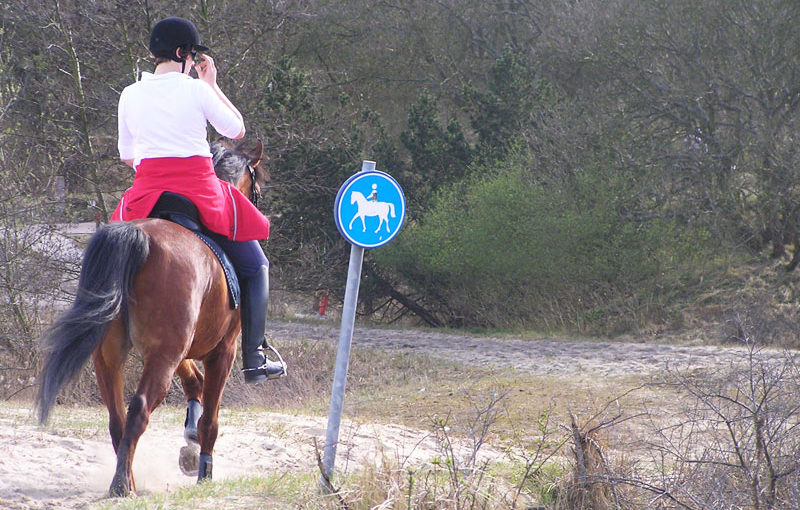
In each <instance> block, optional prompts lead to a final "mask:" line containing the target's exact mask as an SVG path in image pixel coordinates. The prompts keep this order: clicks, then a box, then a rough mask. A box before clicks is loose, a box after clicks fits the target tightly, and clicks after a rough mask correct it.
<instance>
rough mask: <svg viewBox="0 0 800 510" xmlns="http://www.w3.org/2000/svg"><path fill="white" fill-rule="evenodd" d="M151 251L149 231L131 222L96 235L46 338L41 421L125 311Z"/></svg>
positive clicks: (103, 228)
mask: <svg viewBox="0 0 800 510" xmlns="http://www.w3.org/2000/svg"><path fill="white" fill-rule="evenodd" d="M149 252H150V247H149V243H148V239H147V236H146V235H145V233H144V232H142V230H141V229H139V228H138V227H136V226H135V225H133V224H131V223H125V222H117V223H111V224H109V225H106V226H104V227H102V228H101V229H100V230H98V231H97V233H95V234H94V236H92V239H91V240H90V241H89V246H88V247H87V248H86V252H85V253H84V255H83V262H82V265H81V274H80V278H79V280H78V291H77V294H76V296H75V301H74V302H73V303H72V307H71V308H70V309H69V310H67V311H66V312H65V313H64V314H63V315H61V316H60V317H59V318H58V319H57V320H56V321H55V323H53V325H52V326H51V327H50V329H49V330H48V331H47V333H46V334H45V336H44V338H43V344H44V348H45V349H46V351H47V354H46V359H45V362H44V368H43V370H42V373H41V374H40V376H39V393H38V395H37V399H36V406H37V408H38V411H39V423H44V422H45V421H47V418H48V416H49V415H50V410H51V409H52V407H53V404H55V400H56V397H57V396H58V392H59V390H60V389H61V387H62V386H63V385H64V384H65V383H67V382H68V381H70V380H72V379H74V378H75V377H76V376H77V375H78V372H80V370H81V368H83V366H84V365H85V364H86V362H87V361H88V359H89V357H90V356H91V355H92V352H94V350H95V349H96V348H97V346H98V344H99V343H100V342H101V341H102V339H103V338H104V337H105V335H106V332H107V331H108V327H109V325H110V323H111V321H112V320H113V319H114V318H115V317H116V316H117V315H119V314H120V313H122V314H123V317H124V316H125V315H126V313H127V306H128V299H129V297H128V296H129V295H130V292H131V290H132V288H133V279H134V277H135V276H136V273H137V272H138V271H139V269H140V268H141V267H142V265H143V264H144V262H145V261H146V260H147V256H148V254H149Z"/></svg>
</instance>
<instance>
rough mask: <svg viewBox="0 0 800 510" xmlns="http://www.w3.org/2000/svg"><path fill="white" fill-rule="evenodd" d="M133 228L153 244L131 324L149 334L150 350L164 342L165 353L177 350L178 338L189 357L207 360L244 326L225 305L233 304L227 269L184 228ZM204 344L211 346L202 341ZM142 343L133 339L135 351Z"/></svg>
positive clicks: (154, 224) (156, 223)
mask: <svg viewBox="0 0 800 510" xmlns="http://www.w3.org/2000/svg"><path fill="white" fill-rule="evenodd" d="M132 223H134V224H135V225H137V226H138V227H139V228H140V229H141V230H142V231H143V232H144V233H145V234H146V235H147V237H148V239H149V240H150V256H149V258H148V260H147V262H146V263H145V264H144V265H143V266H142V268H141V269H140V271H139V274H138V276H137V278H136V281H135V285H134V294H135V295H136V296H137V297H136V299H137V303H136V307H135V308H133V309H131V318H130V323H131V324H132V325H134V326H135V328H136V329H138V330H139V332H140V333H141V334H144V333H145V332H144V331H142V329H143V328H144V329H146V330H147V334H148V336H149V338H147V344H148V347H147V348H149V349H152V348H153V347H154V346H155V347H156V348H158V347H157V346H158V345H159V344H162V343H163V344H169V345H164V347H163V348H165V349H166V348H170V349H174V348H175V344H174V342H175V339H176V338H184V339H187V342H186V344H185V345H182V346H180V347H182V348H184V349H185V350H184V351H183V354H184V356H185V357H188V358H194V359H201V358H202V357H203V356H205V355H206V354H208V352H210V351H211V350H212V349H213V348H214V346H215V342H216V341H218V340H219V339H220V338H222V337H223V336H224V335H225V334H226V333H227V332H228V331H230V329H231V328H232V327H237V326H238V321H234V319H236V318H237V317H238V314H236V313H234V312H233V311H232V310H231V309H230V307H229V306H220V304H225V303H227V302H228V287H227V282H226V279H225V274H224V272H223V270H222V266H221V265H220V264H219V262H218V260H217V258H216V256H215V255H214V254H213V252H212V251H211V249H210V248H209V247H208V246H207V245H206V244H205V243H203V241H201V240H200V239H199V238H198V237H197V236H196V235H195V234H194V233H192V232H190V231H189V230H187V229H185V228H183V227H181V226H180V225H177V224H175V223H172V222H170V221H167V220H160V219H143V220H135V221H133V222H132ZM137 325H138V326H137ZM136 329H134V331H135V330H136ZM160 329H163V330H166V331H163V333H161V332H160ZM203 339H208V341H206V342H205V343H203V342H202V341H199V342H198V341H197V340H203ZM212 339H213V341H212ZM141 340H142V339H141V338H135V337H134V336H132V341H133V345H134V347H137V348H139V345H137V343H140V342H141ZM193 340H195V341H194V342H193ZM190 345H191V349H190Z"/></svg>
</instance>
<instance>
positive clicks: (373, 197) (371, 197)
mask: <svg viewBox="0 0 800 510" xmlns="http://www.w3.org/2000/svg"><path fill="white" fill-rule="evenodd" d="M367 201H368V202H377V201H378V185H377V184H373V185H372V193H370V194H369V196H368V197H367Z"/></svg>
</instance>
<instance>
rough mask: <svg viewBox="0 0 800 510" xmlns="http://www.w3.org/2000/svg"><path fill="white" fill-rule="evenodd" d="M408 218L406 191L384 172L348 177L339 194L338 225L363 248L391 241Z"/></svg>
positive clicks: (337, 201)
mask: <svg viewBox="0 0 800 510" xmlns="http://www.w3.org/2000/svg"><path fill="white" fill-rule="evenodd" d="M405 217H406V199H405V196H404V195H403V190H402V189H401V188H400V185H399V184H397V181H395V180H394V179H393V178H392V176H391V175H389V174H387V173H384V172H379V171H377V170H369V171H366V172H359V173H357V174H355V175H353V176H352V177H350V178H349V179H347V181H345V183H344V184H343V185H342V187H341V188H339V193H338V194H337V195H336V204H335V205H334V218H335V219H336V228H338V229H339V232H340V233H341V234H342V235H343V236H344V237H345V239H347V240H348V241H349V242H350V243H352V244H354V245H356V246H360V247H362V248H377V247H379V246H383V245H384V244H386V243H388V242H389V241H391V240H392V239H393V238H394V236H396V235H397V233H398V232H399V231H400V227H402V226H403V221H404V220H405Z"/></svg>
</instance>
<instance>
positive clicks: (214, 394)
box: [197, 335, 236, 483]
mask: <svg viewBox="0 0 800 510" xmlns="http://www.w3.org/2000/svg"><path fill="white" fill-rule="evenodd" d="M235 357H236V337H235V336H233V335H229V336H228V337H227V338H226V339H225V340H223V341H222V342H221V343H220V344H219V345H218V346H217V348H216V349H214V351H213V352H212V353H211V354H210V355H209V356H208V357H207V358H206V359H204V360H203V365H204V367H205V380H204V381H203V415H202V416H201V417H200V422H199V423H198V426H197V431H198V438H199V439H200V466H199V469H198V471H197V482H198V483H199V482H202V481H204V480H211V479H212V471H213V469H212V468H213V460H212V455H213V453H214V443H215V442H216V441H217V433H218V430H219V425H218V423H217V416H218V415H219V404H220V401H221V400H222V391H223V390H224V389H225V383H226V382H227V380H228V375H230V372H231V367H232V366H233V360H234V358H235Z"/></svg>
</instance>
